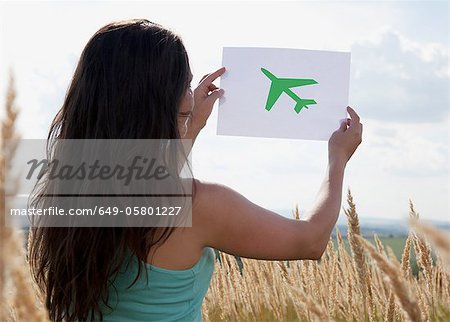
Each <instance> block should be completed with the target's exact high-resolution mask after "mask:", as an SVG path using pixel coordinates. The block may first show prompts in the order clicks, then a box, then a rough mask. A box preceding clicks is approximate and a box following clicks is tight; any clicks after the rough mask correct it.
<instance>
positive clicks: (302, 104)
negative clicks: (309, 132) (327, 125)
mask: <svg viewBox="0 0 450 322" xmlns="http://www.w3.org/2000/svg"><path fill="white" fill-rule="evenodd" d="M313 104H317V103H316V101H315V100H311V99H300V100H298V101H297V104H296V105H295V108H294V110H295V112H297V114H298V113H300V111H301V110H302V108H303V107H305V108H308V106H307V105H313Z"/></svg>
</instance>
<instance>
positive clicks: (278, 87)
mask: <svg viewBox="0 0 450 322" xmlns="http://www.w3.org/2000/svg"><path fill="white" fill-rule="evenodd" d="M261 71H262V72H263V73H264V75H266V76H267V77H268V78H269V79H270V80H271V81H272V84H271V85H270V91H269V96H268V97H267V102H266V110H268V111H270V109H271V108H272V106H273V105H274V104H275V102H276V101H277V100H278V98H279V97H280V95H281V94H282V93H283V92H285V93H286V94H288V95H289V96H290V97H291V98H292V99H293V100H294V101H296V102H297V104H296V105H295V108H294V110H295V112H297V114H298V113H300V111H301V110H302V108H303V107H305V108H308V106H307V105H312V104H317V103H316V101H315V100H313V99H301V98H300V97H298V96H297V95H296V94H295V93H294V92H293V91H291V90H290V88H291V87H299V86H305V85H313V84H318V83H317V82H316V81H315V80H314V79H300V78H278V77H276V76H275V75H274V74H272V73H271V72H269V71H268V70H267V69H265V68H261Z"/></svg>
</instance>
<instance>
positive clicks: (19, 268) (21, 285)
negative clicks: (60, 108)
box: [0, 74, 47, 321]
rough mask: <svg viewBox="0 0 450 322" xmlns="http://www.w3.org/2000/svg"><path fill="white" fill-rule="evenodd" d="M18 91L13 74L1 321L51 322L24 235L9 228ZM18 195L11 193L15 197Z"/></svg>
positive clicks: (5, 130) (6, 142)
mask: <svg viewBox="0 0 450 322" xmlns="http://www.w3.org/2000/svg"><path fill="white" fill-rule="evenodd" d="M15 98H16V91H15V87H14V78H13V76H12V74H11V76H10V79H9V86H8V91H7V95H6V102H5V112H6V113H5V117H4V119H3V120H2V122H1V141H0V149H1V152H2V153H1V157H0V196H1V198H0V200H1V201H0V220H1V223H0V247H1V249H0V321H47V318H46V317H47V314H46V312H45V311H44V309H42V305H39V304H38V303H39V301H38V299H37V297H36V295H35V294H37V293H36V292H35V289H34V288H33V283H32V281H31V276H30V272H29V270H28V264H27V263H26V260H25V252H24V247H23V245H24V243H25V242H24V236H23V233H22V232H21V231H20V230H18V229H15V228H13V227H10V226H6V224H5V218H6V211H5V210H6V209H8V205H7V204H6V202H7V200H6V198H5V195H6V192H5V174H6V171H8V164H10V161H11V160H12V158H13V156H14V152H15V150H16V148H17V145H16V143H15V141H14V139H17V138H18V134H17V131H16V127H15V124H16V119H17V108H16V106H15ZM14 192H15V191H8V192H7V195H8V196H10V195H13V194H14Z"/></svg>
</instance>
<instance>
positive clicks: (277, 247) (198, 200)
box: [192, 180, 319, 259]
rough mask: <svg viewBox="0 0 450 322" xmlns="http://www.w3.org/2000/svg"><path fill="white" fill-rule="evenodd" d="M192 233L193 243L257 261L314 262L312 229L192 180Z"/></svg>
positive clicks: (219, 186)
mask: <svg viewBox="0 0 450 322" xmlns="http://www.w3.org/2000/svg"><path fill="white" fill-rule="evenodd" d="M195 184H196V193H195V196H194V200H193V210H192V232H193V233H195V235H196V239H197V242H198V243H199V244H201V245H204V246H210V247H214V248H216V249H218V250H221V251H224V252H226V253H229V254H233V255H237V256H242V257H248V258H257V259H303V258H307V259H314V258H317V257H318V256H319V249H318V247H317V246H316V245H317V242H316V240H315V231H314V229H313V228H314V227H312V225H311V224H310V223H309V222H306V221H300V220H295V219H290V218H286V217H283V216H281V215H279V214H277V213H275V212H273V211H271V210H268V209H265V208H263V207H260V206H258V205H257V204H255V203H253V202H252V201H250V200H248V199H247V198H246V197H244V196H243V195H241V194H240V193H238V192H237V191H235V190H233V189H232V188H230V187H227V186H225V185H222V184H218V183H211V182H205V181H200V180H195Z"/></svg>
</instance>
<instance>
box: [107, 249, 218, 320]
mask: <svg viewBox="0 0 450 322" xmlns="http://www.w3.org/2000/svg"><path fill="white" fill-rule="evenodd" d="M214 262H215V252H214V249H213V248H211V247H205V248H203V251H202V255H201V257H200V259H199V260H198V262H197V263H196V264H195V265H194V266H193V267H191V268H188V269H184V270H170V269H166V268H161V267H156V266H153V265H151V264H148V263H144V265H145V270H146V271H147V273H148V275H147V276H148V280H147V277H146V274H145V273H146V272H145V271H141V275H140V277H139V279H138V280H137V282H136V283H135V284H134V285H133V286H132V287H130V288H128V287H129V286H130V284H131V283H132V282H133V280H134V279H135V278H136V274H137V269H138V259H137V258H136V257H133V258H132V259H131V260H130V261H129V265H125V263H124V264H123V265H122V268H121V269H120V271H119V274H118V276H117V277H116V279H115V280H114V282H113V283H112V286H110V287H109V299H108V305H109V306H111V309H110V308H108V307H104V308H102V313H103V319H104V321H106V322H119V321H120V322H132V321H133V322H136V321H139V322H143V321H158V322H164V321H196V322H197V321H198V322H200V321H202V303H203V299H204V297H205V294H206V292H207V291H208V288H209V283H210V281H211V277H212V274H213V271H214ZM113 286H114V287H115V289H114V287H113Z"/></svg>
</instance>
